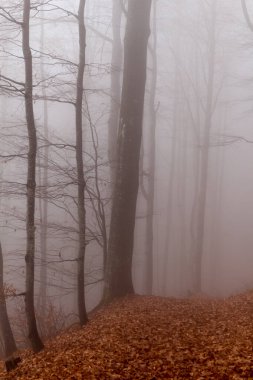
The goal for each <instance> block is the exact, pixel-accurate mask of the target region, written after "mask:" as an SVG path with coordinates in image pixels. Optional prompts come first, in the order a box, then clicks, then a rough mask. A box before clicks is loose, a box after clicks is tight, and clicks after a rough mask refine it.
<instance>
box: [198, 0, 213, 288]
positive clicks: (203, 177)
mask: <svg viewBox="0 0 253 380" xmlns="http://www.w3.org/2000/svg"><path fill="white" fill-rule="evenodd" d="M215 11H216V0H214V2H213V3H212V6H211V12H212V15H211V25H210V32H209V40H210V45H209V60H208V81H207V100H206V109H205V123H204V135H203V140H202V144H201V158H200V159H201V161H200V183H199V198H198V214H197V240H196V253H195V260H194V269H195V271H194V283H193V291H194V292H201V290H202V289H201V272H202V259H203V250H204V231H205V215H206V197H207V179H208V163H209V145H210V144H209V142H210V129H211V126H212V113H213V86H214V66H215V17H216V15H215Z"/></svg>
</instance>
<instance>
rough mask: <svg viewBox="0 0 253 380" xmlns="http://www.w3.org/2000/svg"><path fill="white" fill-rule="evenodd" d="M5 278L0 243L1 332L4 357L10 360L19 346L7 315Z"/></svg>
mask: <svg viewBox="0 0 253 380" xmlns="http://www.w3.org/2000/svg"><path fill="white" fill-rule="evenodd" d="M3 276H4V274H3V252H2V246H1V242H0V330H1V337H2V340H3V345H4V356H5V357H6V358H8V357H10V356H11V355H12V354H13V353H14V352H15V351H16V350H17V346H16V343H15V339H14V336H13V333H12V330H11V325H10V321H9V318H8V314H7V307H6V301H5V295H4V279H3Z"/></svg>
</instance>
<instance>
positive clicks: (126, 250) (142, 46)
mask: <svg viewBox="0 0 253 380" xmlns="http://www.w3.org/2000/svg"><path fill="white" fill-rule="evenodd" d="M150 8H151V0H138V1H136V0H129V2H128V15H127V24H126V34H125V42H124V71H123V86H122V97H121V108H120V121H119V133H118V144H117V149H118V151H117V172H116V183H115V188H114V196H113V205H112V215H111V225H110V236H109V250H108V260H107V271H106V279H105V280H106V281H105V300H106V301H108V300H110V299H112V298H114V297H119V296H124V295H126V294H129V293H133V291H134V289H133V282H132V256H133V244H134V227H135V213H136V201H137V194H138V187H139V158H140V145H141V137H142V118H143V107H144V95H145V84H146V66H147V44H148V38H149V34H150V27H149V19H150Z"/></svg>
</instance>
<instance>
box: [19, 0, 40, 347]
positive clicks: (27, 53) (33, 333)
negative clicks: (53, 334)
mask: <svg viewBox="0 0 253 380" xmlns="http://www.w3.org/2000/svg"><path fill="white" fill-rule="evenodd" d="M30 11H31V2H30V0H24V3H23V23H22V48H23V55H24V62H25V113H26V124H27V133H28V147H29V148H28V161H27V165H28V168H27V214H26V232H27V243H26V244H27V247H26V256H25V262H26V292H25V310H26V317H27V324H28V337H29V339H30V342H31V345H32V348H33V350H34V351H35V352H38V351H40V350H41V349H43V347H44V346H43V343H42V341H41V339H40V337H39V333H38V329H37V324H36V317H35V310H34V254H35V224H34V213H35V189H36V154H37V135H36V127H35V121H34V112H33V67H32V53H31V48H30Z"/></svg>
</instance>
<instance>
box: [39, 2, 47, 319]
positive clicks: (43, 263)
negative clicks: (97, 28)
mask: <svg viewBox="0 0 253 380" xmlns="http://www.w3.org/2000/svg"><path fill="white" fill-rule="evenodd" d="M41 4H42V6H43V0H42V2H41ZM44 35H45V26H44V20H43V18H42V20H41V36H40V45H41V47H40V50H41V52H42V57H41V60H40V72H41V79H42V95H43V98H44V99H45V100H43V127H44V137H45V141H46V144H45V149H44V157H43V160H42V173H41V174H42V175H41V178H40V185H41V188H42V190H41V196H40V199H39V202H40V207H39V209H40V221H41V225H40V251H41V252H40V289H39V302H38V305H39V312H40V313H41V318H42V319H44V317H45V311H46V300H47V220H48V199H47V195H48V194H47V186H48V144H47V142H48V104H47V100H46V88H45V85H44V82H43V81H44V80H45V73H44V59H43V51H44V40H45V36H44Z"/></svg>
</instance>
